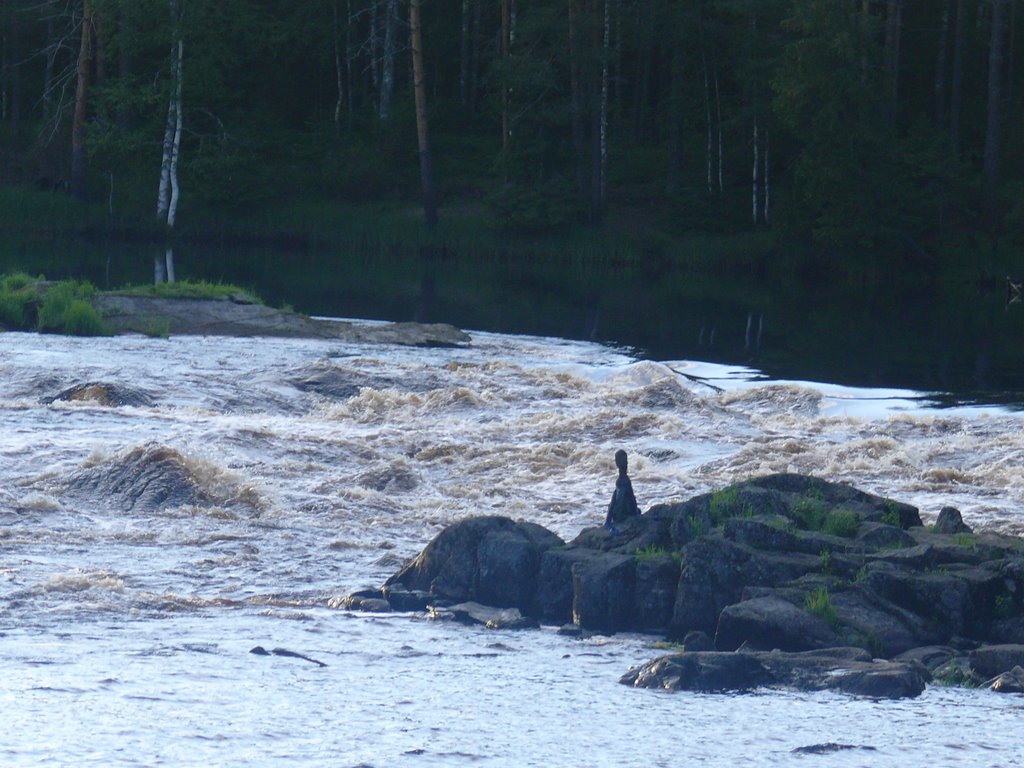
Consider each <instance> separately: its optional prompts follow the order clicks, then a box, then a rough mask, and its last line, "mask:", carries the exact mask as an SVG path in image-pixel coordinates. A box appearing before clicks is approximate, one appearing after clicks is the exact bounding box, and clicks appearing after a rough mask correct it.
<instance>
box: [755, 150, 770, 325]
mask: <svg viewBox="0 0 1024 768" xmlns="http://www.w3.org/2000/svg"><path fill="white" fill-rule="evenodd" d="M763 187H764V196H763V199H762V203H763V215H762V216H761V220H762V221H764V223H765V224H767V223H768V221H769V219H768V203H769V200H770V199H771V186H770V185H769V183H768V131H765V132H764V182H763ZM763 320H764V318H762V321H763ZM758 338H760V331H759V332H758Z"/></svg>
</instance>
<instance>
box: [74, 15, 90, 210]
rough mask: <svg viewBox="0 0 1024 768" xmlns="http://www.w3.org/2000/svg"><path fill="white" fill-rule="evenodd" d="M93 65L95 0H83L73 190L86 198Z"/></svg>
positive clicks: (78, 197) (76, 194)
mask: <svg viewBox="0 0 1024 768" xmlns="http://www.w3.org/2000/svg"><path fill="white" fill-rule="evenodd" d="M92 65H93V35H92V0H82V35H81V46H80V47H79V49H78V79H77V84H76V86H75V116H74V119H73V122H72V125H71V192H72V194H73V195H74V196H75V197H76V198H77V199H78V200H85V181H86V179H85V172H86V171H85V119H86V114H87V107H88V100H89V84H90V80H91V77H92Z"/></svg>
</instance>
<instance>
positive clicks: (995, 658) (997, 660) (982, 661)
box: [968, 645, 1024, 679]
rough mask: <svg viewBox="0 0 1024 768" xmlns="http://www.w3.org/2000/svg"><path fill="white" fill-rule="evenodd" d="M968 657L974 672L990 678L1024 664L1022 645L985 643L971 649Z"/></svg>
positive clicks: (1023, 646)
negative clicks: (985, 644)
mask: <svg viewBox="0 0 1024 768" xmlns="http://www.w3.org/2000/svg"><path fill="white" fill-rule="evenodd" d="M968 659H969V662H970V665H971V669H972V670H974V672H975V673H977V674H978V675H980V676H981V677H982V678H986V679H987V678H992V677H995V676H996V675H1000V674H1002V673H1003V672H1007V671H1009V670H1011V669H1013V668H1014V667H1019V666H1024V645H987V646H983V647H981V648H976V649H975V650H973V651H971V652H970V654H969V655H968Z"/></svg>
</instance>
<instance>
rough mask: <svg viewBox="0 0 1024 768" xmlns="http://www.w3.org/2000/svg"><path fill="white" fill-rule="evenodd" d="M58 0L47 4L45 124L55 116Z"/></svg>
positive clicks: (44, 87) (44, 92) (44, 71)
mask: <svg viewBox="0 0 1024 768" xmlns="http://www.w3.org/2000/svg"><path fill="white" fill-rule="evenodd" d="M56 2H57V0H48V2H47V4H46V6H45V7H46V10H45V11H44V12H45V14H46V64H45V66H44V68H43V98H42V102H43V125H44V126H45V125H46V124H47V123H49V122H50V119H51V118H52V117H53V73H54V67H55V64H56V61H57V52H58V51H59V50H60V44H59V43H58V42H57V41H56V40H54V39H53V35H54V30H53V19H54V16H55V15H56V14H55V8H54V7H53V6H54V4H55V3H56Z"/></svg>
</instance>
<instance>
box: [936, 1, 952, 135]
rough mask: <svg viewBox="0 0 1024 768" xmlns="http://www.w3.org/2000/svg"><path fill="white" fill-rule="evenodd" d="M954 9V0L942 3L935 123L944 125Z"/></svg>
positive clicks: (937, 55)
mask: <svg viewBox="0 0 1024 768" xmlns="http://www.w3.org/2000/svg"><path fill="white" fill-rule="evenodd" d="M952 11H953V0H945V2H944V3H943V5H942V17H941V19H940V22H939V44H938V52H937V53H936V55H935V84H934V87H933V90H934V95H935V124H936V125H938V126H940V127H943V126H945V124H946V75H947V72H946V70H947V57H948V52H949V17H950V14H951V13H952Z"/></svg>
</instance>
